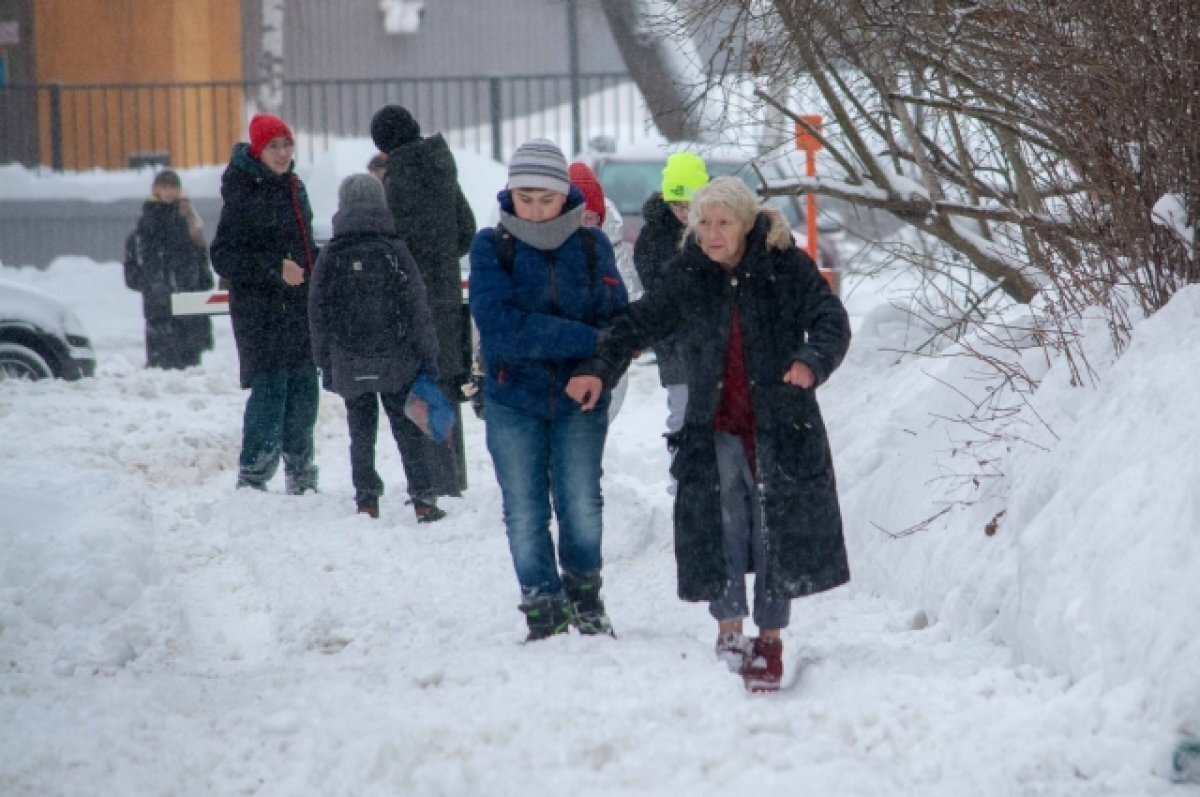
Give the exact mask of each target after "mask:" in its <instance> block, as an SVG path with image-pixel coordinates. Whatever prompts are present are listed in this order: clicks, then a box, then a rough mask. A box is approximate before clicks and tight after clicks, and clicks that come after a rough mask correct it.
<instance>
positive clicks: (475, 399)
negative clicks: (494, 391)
mask: <svg viewBox="0 0 1200 797" xmlns="http://www.w3.org/2000/svg"><path fill="white" fill-rule="evenodd" d="M460 389H461V390H462V394H463V395H464V396H466V397H467V401H470V402H471V409H473V410H474V411H475V417H476V418H478V419H479V420H481V421H482V420H483V374H480V373H475V372H472V373H471V378H470V380H468V381H467V382H464V383H463V385H462V387H461V388H460Z"/></svg>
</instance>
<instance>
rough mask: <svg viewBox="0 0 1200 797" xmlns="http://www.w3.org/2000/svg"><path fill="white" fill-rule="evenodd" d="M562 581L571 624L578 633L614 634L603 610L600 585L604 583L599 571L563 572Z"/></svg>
mask: <svg viewBox="0 0 1200 797" xmlns="http://www.w3.org/2000/svg"><path fill="white" fill-rule="evenodd" d="M562 582H563V589H565V590H566V592H567V600H568V601H570V604H571V625H573V626H575V627H576V628H578V629H579V633H581V634H587V635H589V636H590V635H594V634H608V635H609V636H616V634H614V633H613V628H612V623H611V622H610V621H609V619H608V614H607V613H605V611H604V601H603V600H602V599H601V598H600V586H601V584H603V583H604V580H603V579H602V578H601V577H600V573H599V572H596V573H590V574H588V575H578V574H576V573H563V576H562Z"/></svg>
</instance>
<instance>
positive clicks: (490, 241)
mask: <svg viewBox="0 0 1200 797" xmlns="http://www.w3.org/2000/svg"><path fill="white" fill-rule="evenodd" d="M498 198H499V201H500V225H499V226H498V227H497V228H495V229H485V230H481V231H480V232H479V233H478V234H477V235H476V236H475V240H474V242H473V243H472V245H471V314H472V316H473V317H474V319H475V324H476V326H477V327H478V328H479V340H480V348H481V349H482V351H483V362H484V364H485V368H486V374H485V377H484V386H483V390H484V394H485V396H486V398H485V402H484V403H485V406H486V421H487V422H486V424H485V427H486V436H487V446H488V451H489V453H490V454H491V456H492V463H493V465H494V467H495V472H496V480H497V481H498V482H499V484H500V492H501V495H502V498H503V503H504V524H505V530H506V532H507V535H508V545H509V551H510V553H511V555H512V561H513V566H514V569H515V570H516V575H517V581H518V584H519V586H520V595H521V599H520V600H521V602H520V605H519V608H520V610H521V612H522V613H524V615H525V619H526V623H527V625H528V629H529V633H528V636H527V640H538V639H545V638H546V637H549V636H552V635H554V634H559V633H563V632H564V631H566V630H567V628H568V626H570V625H574V626H575V627H576V629H578V630H579V631H580V632H581V633H583V634H612V623H611V622H610V620H609V618H608V614H607V612H606V609H605V606H604V601H603V599H602V598H601V596H600V589H601V586H602V577H601V565H602V561H601V541H602V535H603V516H602V505H603V499H602V497H601V491H600V472H601V461H602V459H603V457H604V443H605V438H606V436H607V434H608V415H607V407H608V402H609V394H608V392H607V391H606V392H604V394H603V395H602V396H598V397H597V401H596V402H595V403H594V404H593V406H594V407H595V408H596V410H597V411H595V412H591V411H584V410H583V408H582V407H581V406H580V405H579V403H578V402H576V401H574V400H573V399H571V398H570V397H569V396H568V395H567V393H566V390H567V387H568V385H569V384H571V382H572V381H573V376H572V374H573V372H574V371H575V369H576V367H577V366H579V365H580V363H581V362H582V361H583V360H584V358H587V357H590V356H591V354H592V351H593V349H594V347H595V343H596V338H597V335H598V334H599V329H600V327H602V326H603V325H605V324H607V323H609V321H611V320H612V318H613V317H614V316H615V315H616V314H617V313H619V312H621V310H623V309H624V308H625V306H626V304H627V303H628V299H627V296H626V293H625V287H624V286H623V285H622V283H621V276H620V274H619V273H618V272H617V268H616V263H615V261H614V258H613V251H612V246H611V245H610V244H609V242H608V238H607V237H606V236H605V235H604V233H603V232H602V231H600V230H599V229H596V228H590V227H584V226H582V224H581V221H582V217H583V214H584V211H585V210H586V208H585V206H584V199H583V194H582V193H581V192H580V191H579V189H578V188H576V187H574V186H572V185H571V183H570V179H569V176H568V174H567V161H566V158H564V157H563V154H562V151H561V150H560V149H559V148H558V147H557V146H556V145H555V144H554V143H553V142H551V141H548V140H546V139H534V140H532V141H528V142H526V143H524V144H522V145H521V146H520V147H518V148H517V150H516V152H515V153H514V154H513V156H512V158H511V160H510V161H509V166H508V185H507V187H506V188H505V189H504V190H502V191H501V192H500V194H499V197H498ZM552 507H553V512H554V514H555V515H556V517H557V520H558V546H557V550H556V547H555V544H554V539H553V538H552V536H551V533H550V516H551V508H552ZM560 566H561V571H560Z"/></svg>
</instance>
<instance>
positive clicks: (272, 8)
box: [258, 0, 287, 114]
mask: <svg viewBox="0 0 1200 797" xmlns="http://www.w3.org/2000/svg"><path fill="white" fill-rule="evenodd" d="M286 1H287V0H262V48H261V52H260V54H259V58H258V80H259V83H258V109H259V110H260V111H262V112H264V113H274V114H278V113H279V112H280V111H281V110H282V109H283V10H284V5H285V3H286Z"/></svg>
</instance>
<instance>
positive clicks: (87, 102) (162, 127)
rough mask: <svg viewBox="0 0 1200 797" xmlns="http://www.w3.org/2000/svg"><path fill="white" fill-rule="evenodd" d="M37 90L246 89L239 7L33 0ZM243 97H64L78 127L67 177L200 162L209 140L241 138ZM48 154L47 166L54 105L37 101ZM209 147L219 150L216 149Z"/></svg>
mask: <svg viewBox="0 0 1200 797" xmlns="http://www.w3.org/2000/svg"><path fill="white" fill-rule="evenodd" d="M34 26H35V31H34V35H35V36H36V49H35V52H36V74H37V80H38V82H39V83H43V84H45V83H51V82H63V83H81V84H128V83H177V82H187V81H197V82H199V81H203V82H210V81H230V82H231V83H240V82H241V76H242V60H241V39H242V28H241V3H240V1H239V0H35V5H34ZM235 94H236V96H237V99H236V101H231V100H232V97H233V94H230V98H220V97H216V96H213V91H212V90H211V89H205V90H199V89H197V90H196V91H195V92H191V93H188V94H183V93H174V94H168V93H167V92H152V91H141V92H136V93H135V92H131V91H118V90H116V89H111V90H107V91H104V92H86V93H85V92H69V91H68V92H65V93H64V94H63V96H62V101H63V103H64V104H66V103H72V104H73V105H72V107H71V109H70V110H71V111H72V113H71V114H70V119H71V122H70V124H69V126H67V127H66V129H64V130H63V131H62V134H63V139H64V146H63V151H64V153H66V156H67V158H68V159H69V161H70V162H67V163H64V164H63V166H64V167H65V168H67V169H80V168H90V167H101V168H124V167H126V166H128V165H129V160H130V158H131V157H133V156H135V155H138V154H139V152H138V151H135V150H140V151H141V152H146V151H147V150H149V151H160V152H165V153H167V154H168V155H169V157H170V162H171V164H172V165H173V166H186V165H192V164H194V163H198V162H199V159H198V154H199V146H200V143H201V142H202V141H203V137H204V136H211V137H213V138H215V139H218V142H217V145H218V147H219V148H220V149H224V150H227V149H228V148H229V147H230V146H232V144H233V142H235V141H237V140H238V139H239V137H240V135H241V133H242V130H241V127H242V116H243V109H242V107H241V106H242V103H241V98H240V91H239V92H235ZM38 111H39V114H40V122H41V124H40V125H39V127H40V130H41V141H40V146H41V152H42V156H43V162H49V151H50V135H51V131H50V124H49V99H48V98H47V97H45V96H43V97H41V98H39V108H38ZM209 143H211V142H209Z"/></svg>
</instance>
